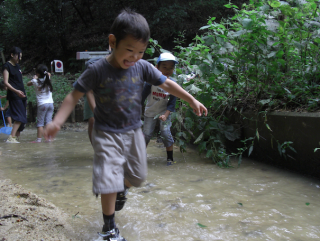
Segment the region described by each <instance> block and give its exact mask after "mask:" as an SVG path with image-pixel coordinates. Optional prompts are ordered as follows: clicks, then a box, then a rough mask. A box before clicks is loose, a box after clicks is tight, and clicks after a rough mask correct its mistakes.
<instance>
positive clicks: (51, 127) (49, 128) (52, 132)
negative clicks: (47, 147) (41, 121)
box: [43, 121, 61, 141]
mask: <svg viewBox="0 0 320 241" xmlns="http://www.w3.org/2000/svg"><path fill="white" fill-rule="evenodd" d="M60 129H61V128H60V126H59V125H57V124H55V123H54V122H53V121H52V122H50V123H49V124H48V125H46V127H45V128H44V133H43V135H44V137H45V138H46V140H47V141H52V140H53V138H54V137H55V136H56V134H57V133H58V131H60Z"/></svg>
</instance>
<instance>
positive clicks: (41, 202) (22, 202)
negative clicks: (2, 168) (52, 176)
mask: <svg viewBox="0 0 320 241" xmlns="http://www.w3.org/2000/svg"><path fill="white" fill-rule="evenodd" d="M71 218H72V217H71V216H70V215H69V214H67V213H65V212H63V211H62V210H61V209H59V208H57V207H56V206H55V205H53V204H52V203H50V202H48V201H46V200H45V199H43V198H39V197H38V196H37V195H36V194H34V193H32V192H29V191H28V190H25V189H24V188H23V187H21V186H20V185H17V184H13V183H12V182H11V180H8V179H2V180H1V179H0V240H1V241H5V240H6V241H13V240H79V238H78V237H77V236H76V234H75V232H74V231H73V229H72V227H71V226H70V224H68V223H70V220H71Z"/></svg>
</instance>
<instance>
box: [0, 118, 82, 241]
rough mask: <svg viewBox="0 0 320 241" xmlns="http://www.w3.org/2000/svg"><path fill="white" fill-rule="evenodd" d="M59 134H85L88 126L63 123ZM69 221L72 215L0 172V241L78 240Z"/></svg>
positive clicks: (80, 123)
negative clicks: (62, 131)
mask: <svg viewBox="0 0 320 241" xmlns="http://www.w3.org/2000/svg"><path fill="white" fill-rule="evenodd" d="M30 126H32V123H30ZM61 130H71V131H75V132H78V131H87V123H86V122H79V123H66V124H64V125H63V126H62V128H61ZM0 157H1V152H0ZM0 160H1V158H0ZM72 219H73V216H72V215H71V214H68V213H65V212H64V211H63V210H61V209H60V208H58V207H56V206H55V205H54V204H52V203H50V202H48V201H47V200H45V199H43V198H40V197H38V196H37V195H36V194H34V193H32V192H30V191H28V190H26V189H24V188H23V187H22V186H20V185H17V184H14V183H12V181H11V180H9V179H4V175H3V173H2V172H1V170H0V241H16V240H26V241H28V240H30V241H31V240H38V241H40V240H45V241H47V240H54V241H57V240H61V241H64V240H81V238H80V237H79V236H78V235H77V234H76V233H75V232H74V230H73V228H72V226H71V225H70V223H71V221H72Z"/></svg>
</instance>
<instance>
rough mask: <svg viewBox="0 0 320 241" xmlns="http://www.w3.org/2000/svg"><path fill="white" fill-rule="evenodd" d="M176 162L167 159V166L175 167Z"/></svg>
mask: <svg viewBox="0 0 320 241" xmlns="http://www.w3.org/2000/svg"><path fill="white" fill-rule="evenodd" d="M174 163H175V162H174V161H173V160H171V159H167V166H171V165H173V164H174Z"/></svg>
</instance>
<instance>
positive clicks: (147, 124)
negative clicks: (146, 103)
mask: <svg viewBox="0 0 320 241" xmlns="http://www.w3.org/2000/svg"><path fill="white" fill-rule="evenodd" d="M156 123H157V119H154V118H153V117H147V116H144V122H143V135H144V139H145V141H146V145H147V146H148V144H149V142H150V139H151V138H152V136H153V131H154V128H155V126H156Z"/></svg>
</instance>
